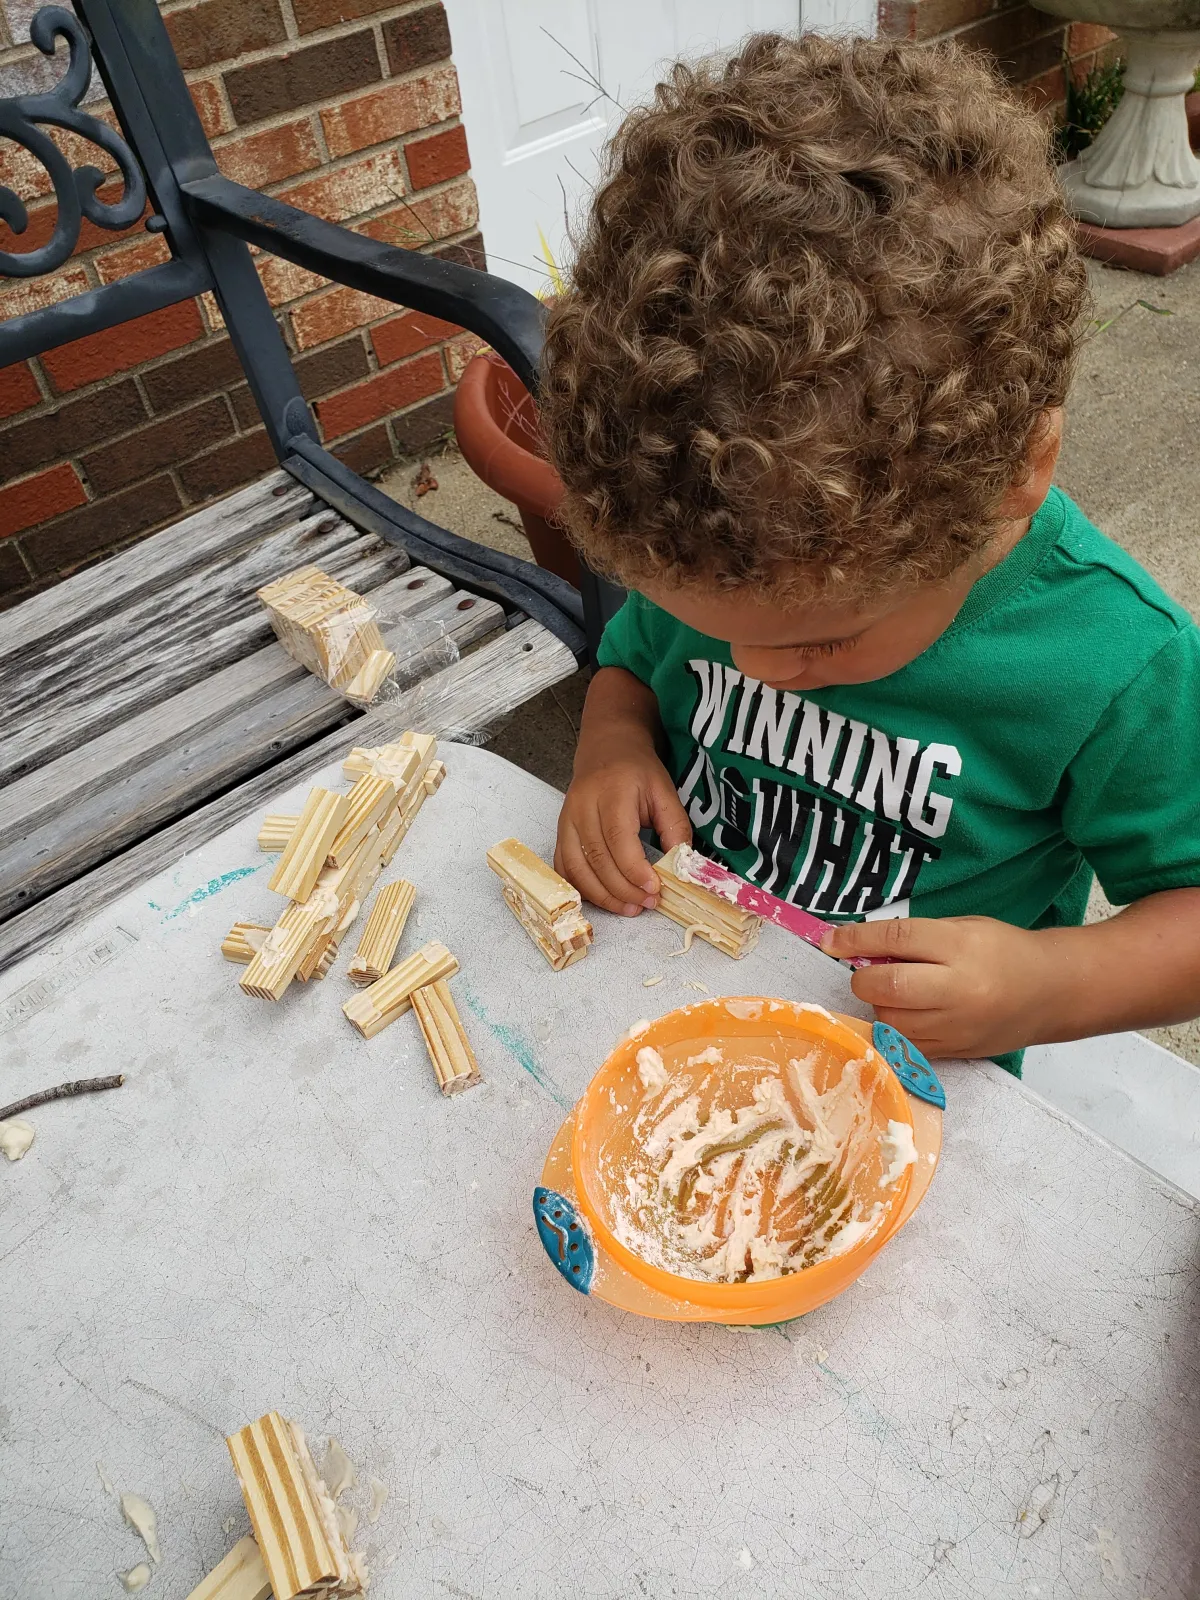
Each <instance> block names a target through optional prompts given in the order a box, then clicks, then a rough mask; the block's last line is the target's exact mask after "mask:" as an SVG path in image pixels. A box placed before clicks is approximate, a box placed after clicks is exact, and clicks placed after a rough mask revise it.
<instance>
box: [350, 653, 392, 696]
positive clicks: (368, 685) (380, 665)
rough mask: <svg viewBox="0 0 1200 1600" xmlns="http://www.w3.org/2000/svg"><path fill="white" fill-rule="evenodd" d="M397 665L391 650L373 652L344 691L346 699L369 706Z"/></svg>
mask: <svg viewBox="0 0 1200 1600" xmlns="http://www.w3.org/2000/svg"><path fill="white" fill-rule="evenodd" d="M395 665H396V657H395V656H394V655H393V653H392V652H391V651H390V650H372V651H371V654H370V655H369V656H368V657H367V659H366V660H365V661H364V662H363V664H362V666H361V667H360V668H359V669H358V671H357V672H356V673H355V675H354V676H353V678H351V680H350V682H349V683H348V684H347V685H346V687H345V689H344V690H343V691H342V692H343V693H344V694H345V696H346V699H347V700H353V701H355V703H356V704H358V705H364V706H369V705H370V704H371V702H372V700H374V698H375V696H376V695H377V694H378V693H379V691H380V689H382V688H383V685H384V683H385V682H386V680H387V678H388V675H389V674H390V672H391V670H392V668H393V667H394V666H395Z"/></svg>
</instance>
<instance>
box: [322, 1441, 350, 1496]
mask: <svg viewBox="0 0 1200 1600" xmlns="http://www.w3.org/2000/svg"><path fill="white" fill-rule="evenodd" d="M321 1476H322V1477H323V1478H324V1480H325V1487H326V1488H327V1489H328V1490H329V1498H330V1499H331V1500H338V1499H340V1497H341V1496H342V1495H344V1494H345V1492H346V1490H347V1489H353V1487H354V1485H355V1484H356V1483H357V1482H358V1473H357V1472H355V1470H354V1463H353V1461H351V1459H350V1457H349V1456H348V1455H347V1454H346V1452H345V1451H344V1450H343V1449H342V1447H341V1445H340V1444H339V1443H338V1442H337V1440H336V1439H334V1438H330V1441H329V1448H328V1449H327V1450H326V1452H325V1460H324V1462H323V1464H322V1466H321Z"/></svg>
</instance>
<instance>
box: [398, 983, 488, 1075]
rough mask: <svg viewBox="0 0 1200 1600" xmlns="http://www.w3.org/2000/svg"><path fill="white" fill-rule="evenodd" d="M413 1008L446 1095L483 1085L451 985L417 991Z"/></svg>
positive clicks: (434, 985)
mask: <svg viewBox="0 0 1200 1600" xmlns="http://www.w3.org/2000/svg"><path fill="white" fill-rule="evenodd" d="M412 1007H413V1010H414V1011H415V1012H416V1014H417V1022H418V1023H419V1024H420V1027H421V1034H422V1037H423V1038H424V1040H425V1048H426V1050H428V1052H429V1061H430V1064H431V1066H432V1067H433V1071H434V1075H435V1076H436V1078H437V1081H438V1088H439V1089H440V1090H441V1091H442V1093H443V1094H460V1093H461V1092H462V1091H463V1090H464V1089H470V1088H473V1087H474V1085H475V1084H477V1083H478V1082H479V1081H480V1078H479V1063H478V1062H477V1061H476V1060H475V1052H474V1050H472V1049H471V1041H470V1040H469V1039H468V1038H467V1034H466V1030H465V1028H464V1027H463V1025H462V1018H461V1017H460V1016H459V1014H458V1007H457V1006H456V1005H455V1004H454V997H453V995H452V994H451V993H450V985H449V984H448V983H447V982H446V981H445V979H444V978H443V979H442V980H441V981H440V982H439V983H431V984H427V985H426V987H425V988H423V989H414V991H413V997H412Z"/></svg>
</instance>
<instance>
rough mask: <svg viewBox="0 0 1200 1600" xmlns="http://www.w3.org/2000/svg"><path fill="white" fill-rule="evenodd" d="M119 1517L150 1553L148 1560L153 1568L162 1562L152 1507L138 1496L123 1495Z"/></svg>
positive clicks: (155, 1517)
mask: <svg viewBox="0 0 1200 1600" xmlns="http://www.w3.org/2000/svg"><path fill="white" fill-rule="evenodd" d="M121 1515H122V1516H123V1517H124V1518H125V1521H126V1522H127V1523H128V1524H129V1526H130V1527H131V1528H132V1529H133V1531H134V1532H135V1533H136V1534H138V1535H139V1536H140V1537H141V1540H142V1543H143V1544H144V1545H145V1546H146V1549H147V1550H148V1551H149V1552H150V1559H151V1561H153V1563H154V1565H155V1566H158V1564H159V1562H160V1561H161V1560H162V1551H161V1550H160V1549H159V1544H158V1516H157V1514H156V1513H155V1510H154V1507H153V1506H152V1505H151V1504H150V1502H149V1501H148V1500H143V1499H142V1497H141V1495H140V1494H123V1495H122V1496H121Z"/></svg>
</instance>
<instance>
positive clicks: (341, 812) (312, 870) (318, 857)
mask: <svg viewBox="0 0 1200 1600" xmlns="http://www.w3.org/2000/svg"><path fill="white" fill-rule="evenodd" d="M436 757H437V741H436V740H435V739H434V738H433V736H432V735H431V734H423V733H411V732H410V733H405V734H402V735H401V737H400V739H399V740H397V741H396V743H394V744H389V745H381V746H379V747H378V748H376V749H363V748H355V749H354V750H352V751H351V752H350V754H349V756H348V757H347V758H346V760H345V761H344V762H343V763H342V775H343V777H345V778H347V779H349V780H350V781H351V784H352V787H351V789H350V792H349V794H336V793H334V791H333V790H331V789H323V788H314V789H313V790H311V791H310V793H309V796H308V800H307V802H306V804H305V807H304V810H303V811H302V812H301V813H300V815H299V816H290V815H284V814H280V813H271V814H270V815H268V816H267V817H265V818H264V819H263V823H262V827H261V829H260V831H259V836H258V842H259V846H260V848H261V849H263V850H268V851H276V850H279V851H282V854H281V856H280V859H279V863H278V865H277V866H276V868H275V871H274V873H273V874H272V876H271V880H270V884H269V887H270V888H271V889H273V890H275V891H276V893H278V894H282V895H285V896H286V897H287V899H288V906H287V909H286V910H285V911H284V912H283V914H282V915H281V916H280V917H279V919H278V920H277V921H276V923H275V925H274V927H270V928H269V927H265V926H261V925H259V924H256V923H249V922H238V923H235V924H234V926H233V927H232V928H231V929H230V930H229V932H228V934H226V936H225V939H224V942H223V943H222V945H221V953H222V954H223V955H224V956H225V957H226V959H227V960H229V961H235V962H240V963H242V964H243V965H245V967H246V971H245V974H244V976H243V977H242V980H241V988H242V990H243V992H244V993H245V994H248V995H251V996H253V997H254V998H255V999H259V1000H278V999H279V998H280V997H281V996H282V995H283V994H284V993H285V991H286V990H287V989H288V988H289V986H290V985H291V984H292V983H293V982H294V981H295V980H296V979H299V980H300V981H301V982H302V983H306V982H308V980H309V979H310V978H324V977H325V976H326V974H327V973H328V972H329V970H330V968H331V967H332V965H333V963H334V960H335V959H336V956H337V952H338V946H339V945H340V944H341V942H342V940H343V939H344V937H345V935H346V933H347V932H348V930H349V929H350V927H351V926H352V925H353V923H354V921H355V919H356V918H357V916H358V913H359V910H360V908H361V907H362V906H363V905H364V904H365V902H366V899H367V896H368V895H369V894H370V893H371V890H372V889H373V888H374V886H375V883H376V880H377V879H378V878H379V875H380V874H381V872H382V871H383V869H384V867H386V866H388V865H389V864H390V862H391V860H392V858H393V856H394V855H395V853H396V851H397V850H398V849H399V847H400V844H401V842H402V840H403V839H404V836H405V834H407V832H408V830H409V828H410V827H411V826H412V824H413V820H414V819H415V817H416V815H417V813H418V812H419V811H420V809H421V806H422V805H423V804H424V802H425V799H426V797H427V796H429V795H431V794H434V793H436V791H437V789H438V787H439V786H440V784H441V782H442V779H443V777H444V776H445V772H446V769H445V766H444V765H443V763H442V762H441V761H439V760H437V759H436ZM415 899H416V889H415V888H414V886H413V885H412V884H411V883H408V882H406V881H405V880H404V879H402V878H401V879H398V880H396V881H395V882H394V883H389V884H386V885H385V886H384V887H383V888H382V889H381V890H380V892H379V894H378V895H377V896H376V899H375V904H374V906H373V907H372V910H371V914H370V916H369V917H368V919H367V923H366V927H365V928H364V930H363V934H362V937H361V939H360V940H359V943H358V948H357V950H356V951H355V954H354V957H353V959H352V961H351V962H350V966H349V970H348V976H349V978H350V980H351V982H352V983H354V984H356V985H358V986H359V987H360V989H361V993H359V994H357V995H355V996H354V998H353V999H351V1000H348V1001H347V1002H346V1004H345V1005H344V1006H343V1007H342V1010H343V1011H344V1012H345V1015H346V1018H347V1020H348V1021H349V1022H350V1023H351V1024H352V1025H353V1026H354V1027H355V1028H356V1029H357V1030H358V1032H359V1033H360V1034H362V1036H363V1038H364V1039H373V1038H374V1037H375V1035H376V1034H377V1033H380V1032H382V1030H383V1029H384V1028H386V1027H387V1026H388V1024H389V1023H391V1022H394V1021H395V1020H396V1018H397V1017H400V1016H403V1015H404V1013H405V1012H406V1011H409V1010H412V1011H415V1012H416V1016H417V1021H418V1023H419V1025H420V1028H421V1032H422V1034H423V1036H424V1039H425V1044H426V1048H427V1050H428V1052H429V1058H430V1061H431V1062H432V1063H433V1068H434V1072H435V1074H436V1075H437V1080H438V1084H439V1087H440V1088H441V1090H442V1092H443V1093H444V1094H456V1093H458V1092H459V1091H460V1090H462V1089H467V1088H470V1087H471V1086H472V1084H476V1083H478V1082H479V1069H478V1066H477V1064H476V1061H475V1056H474V1053H473V1052H472V1050H471V1046H470V1044H469V1043H468V1041H467V1037H466V1034H465V1032H464V1030H463V1026H462V1022H461V1020H460V1019H459V1015H458V1011H457V1009H456V1008H455V1005H454V1001H453V999H452V998H451V995H450V991H449V989H448V988H447V986H446V980H447V979H448V978H450V977H451V976H453V974H454V973H456V972H457V971H458V962H457V960H456V959H455V957H454V956H452V955H451V954H450V952H449V950H447V949H446V947H445V945H443V944H439V943H437V942H436V941H432V942H430V943H428V944H426V945H425V946H424V947H423V948H422V949H421V950H418V951H417V952H416V954H415V955H412V956H409V957H408V959H407V960H405V961H402V962H401V963H400V964H399V966H397V967H395V968H393V967H392V959H393V957H394V956H395V953H396V949H397V947H398V945H399V943H400V939H401V936H402V934H403V932H404V926H405V923H406V922H407V920H408V915H409V912H410V911H411V910H412V907H413V903H414V901H415Z"/></svg>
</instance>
